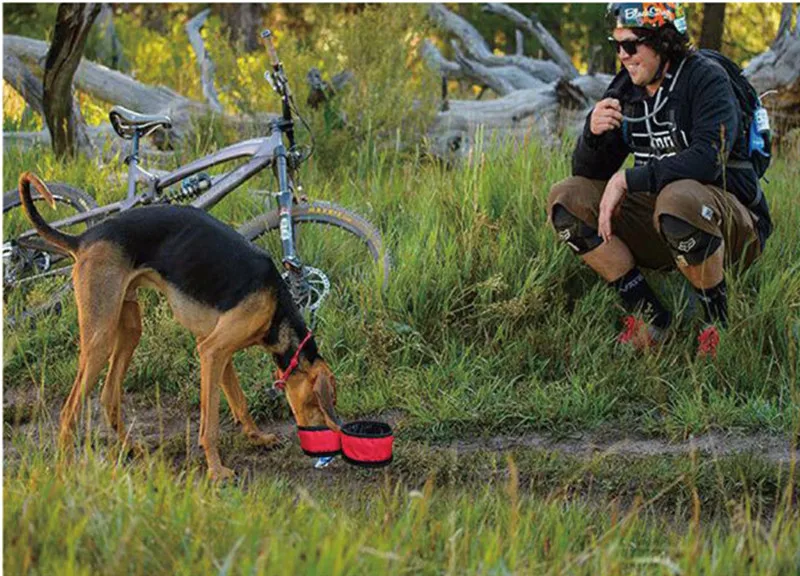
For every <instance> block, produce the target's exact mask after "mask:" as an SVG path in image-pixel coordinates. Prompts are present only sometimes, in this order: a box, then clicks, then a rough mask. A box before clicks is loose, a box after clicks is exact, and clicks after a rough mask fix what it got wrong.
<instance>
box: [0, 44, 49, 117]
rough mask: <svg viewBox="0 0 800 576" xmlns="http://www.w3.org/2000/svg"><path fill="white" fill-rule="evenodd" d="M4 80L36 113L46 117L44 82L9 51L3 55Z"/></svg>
mask: <svg viewBox="0 0 800 576" xmlns="http://www.w3.org/2000/svg"><path fill="white" fill-rule="evenodd" d="M3 80H5V81H6V82H8V83H9V84H11V86H12V87H13V88H14V90H16V91H17V92H19V93H20V95H21V96H22V97H23V98H24V99H25V102H26V103H27V104H28V106H30V107H31V109H32V110H33V111H34V112H36V113H37V114H39V115H41V116H42V117H44V107H43V104H42V101H43V100H44V89H43V88H42V81H41V80H39V79H38V78H37V77H36V76H35V75H34V74H33V72H31V70H30V69H29V68H28V67H27V66H25V64H24V63H23V62H22V60H20V59H19V58H17V57H16V56H14V55H13V54H11V53H9V52H8V51H6V53H5V54H3Z"/></svg>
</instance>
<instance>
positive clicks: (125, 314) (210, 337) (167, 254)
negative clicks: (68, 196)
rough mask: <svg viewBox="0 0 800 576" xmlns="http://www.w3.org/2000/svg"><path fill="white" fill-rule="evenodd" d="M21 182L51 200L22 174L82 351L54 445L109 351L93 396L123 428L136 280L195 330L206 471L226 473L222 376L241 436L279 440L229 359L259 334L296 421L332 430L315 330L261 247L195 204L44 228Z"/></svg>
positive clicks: (329, 394)
mask: <svg viewBox="0 0 800 576" xmlns="http://www.w3.org/2000/svg"><path fill="white" fill-rule="evenodd" d="M31 185H33V186H34V187H35V188H36V190H38V191H39V193H40V194H41V195H42V196H43V197H44V198H45V199H46V200H47V201H48V202H50V204H51V205H53V198H52V195H51V194H50V192H49V190H47V187H46V186H45V185H44V183H43V182H41V181H40V180H39V179H38V178H37V177H36V176H34V175H33V174H31V173H24V174H22V176H21V177H20V183H19V193H20V198H21V199H22V203H23V207H24V209H25V212H26V214H27V216H28V218H29V219H30V220H31V222H32V223H33V225H34V226H35V227H36V230H37V231H38V232H39V235H40V236H41V237H42V238H44V239H45V240H46V241H48V242H49V243H51V244H53V245H54V246H56V247H57V248H59V249H61V250H63V251H65V252H66V253H67V254H69V255H70V256H72V257H73V258H74V259H75V266H74V268H73V271H72V281H73V285H74V288H75V299H76V301H77V305H78V322H79V325H80V360H79V364H78V374H77V376H76V378H75V384H74V385H73V387H72V391H71V392H70V395H69V397H68V398H67V400H66V402H65V404H64V407H63V408H62V410H61V424H60V433H59V441H60V445H61V446H62V447H70V446H71V444H72V429H73V427H74V424H75V421H76V419H77V417H78V412H79V409H80V407H81V405H82V400H83V399H84V398H85V397H86V395H88V394H89V393H90V392H91V389H92V387H93V386H94V384H95V383H96V381H97V378H98V376H99V375H100V372H101V371H102V370H103V368H104V367H105V365H106V364H107V363H109V369H108V375H107V376H106V380H105V384H104V387H103V392H102V395H101V403H102V405H103V407H104V409H105V413H106V416H107V418H108V421H109V423H110V425H111V426H112V427H113V428H114V429H115V430H116V431H117V433H118V435H119V436H120V438H121V439H123V438H124V436H125V431H124V427H123V424H122V413H121V401H122V381H123V378H124V375H125V371H126V370H127V368H128V365H129V364H130V361H131V357H132V356H133V352H134V349H135V348H136V345H137V344H138V343H139V338H140V337H141V333H142V324H141V312H140V309H139V304H138V302H137V300H136V296H137V288H139V287H153V288H156V289H157V290H159V291H160V292H162V293H163V294H164V295H165V296H166V297H167V300H168V301H169V304H170V306H171V308H172V311H173V314H174V316H175V318H176V319H177V321H178V322H180V323H181V324H182V325H183V326H185V327H186V328H188V329H189V330H190V331H191V332H192V333H193V334H194V335H195V337H196V339H197V350H198V352H199V355H200V434H199V441H200V444H201V445H202V446H203V449H204V450H205V454H206V459H207V461H208V469H209V474H210V475H211V477H212V478H215V479H221V478H225V477H228V476H231V475H232V474H233V472H232V471H231V470H230V469H228V468H225V467H224V466H223V465H222V462H221V461H220V457H219V450H218V448H217V443H218V442H217V441H218V435H219V390H220V388H222V391H223V392H224V393H225V397H226V398H227V400H228V404H229V405H230V408H231V412H232V413H233V415H234V417H235V418H236V420H238V421H239V422H240V423H241V424H242V427H243V429H244V433H245V434H246V435H247V436H248V438H250V439H251V440H253V441H254V442H256V443H258V444H261V445H265V446H270V445H272V444H274V443H275V442H276V441H277V438H276V437H275V435H274V434H265V433H263V432H261V431H260V430H259V429H258V427H257V426H256V424H255V423H254V422H253V419H252V417H251V416H250V413H249V411H248V408H247V402H246V400H245V397H244V394H243V392H242V389H241V387H240V386H239V381H238V378H237V376H236V372H235V370H234V367H233V362H232V358H233V354H234V353H235V352H236V351H237V350H241V349H243V348H247V347H248V346H253V345H260V346H263V347H264V348H266V350H267V351H269V352H270V353H271V354H272V355H273V357H274V359H275V362H276V364H277V365H278V368H279V369H280V370H281V371H282V372H283V378H284V380H285V386H286V396H287V398H288V400H289V404H290V406H291V409H292V412H293V413H294V417H295V420H296V421H297V424H298V425H299V426H328V427H329V428H331V429H333V430H336V431H338V430H339V425H338V418H337V417H336V414H335V411H334V403H335V399H336V382H335V380H334V377H333V374H332V372H331V370H330V368H329V367H328V365H327V363H326V362H325V361H324V360H323V359H322V357H321V356H320V355H319V353H318V352H317V346H316V343H315V342H314V339H313V338H311V337H307V336H310V334H309V332H308V330H307V328H306V325H305V323H304V322H303V318H302V316H301V314H300V313H299V311H298V309H297V307H296V306H295V305H294V301H293V300H292V297H291V295H290V293H289V290H288V288H287V286H286V285H285V283H284V282H283V280H282V279H281V276H280V273H279V271H278V269H277V267H276V266H275V264H274V263H273V262H272V260H271V258H270V257H269V255H268V254H267V253H266V252H264V251H262V250H260V249H259V248H257V247H255V246H253V245H252V244H250V243H249V242H247V241H246V240H245V239H244V238H243V237H242V236H240V235H239V234H237V233H236V231H235V230H233V229H232V228H230V227H228V226H226V225H225V224H222V223H221V222H219V221H218V220H215V219H214V218H212V217H211V216H209V215H208V214H206V213H205V212H203V211H202V210H199V209H196V208H189V207H177V206H159V207H143V208H137V209H135V210H131V211H128V212H124V213H122V214H121V215H119V216H118V217H116V218H113V219H110V220H106V221H104V222H102V223H100V224H98V225H97V226H94V227H92V228H89V229H88V230H87V231H86V232H84V233H83V234H81V235H80V236H71V235H68V234H65V233H63V232H60V231H58V230H56V229H54V228H52V227H51V226H50V225H49V224H48V223H47V222H45V220H44V219H43V218H42V217H41V215H40V214H39V213H38V212H37V211H36V208H35V207H34V204H33V202H32V201H31V191H30V187H31ZM293 360H294V362H293ZM295 366H296V367H295Z"/></svg>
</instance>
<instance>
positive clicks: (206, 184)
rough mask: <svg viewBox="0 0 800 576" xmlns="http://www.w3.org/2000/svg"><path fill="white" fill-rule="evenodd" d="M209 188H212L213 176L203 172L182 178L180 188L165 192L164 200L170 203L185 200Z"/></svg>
mask: <svg viewBox="0 0 800 576" xmlns="http://www.w3.org/2000/svg"><path fill="white" fill-rule="evenodd" d="M209 188H211V177H210V176H209V175H208V174H206V173H205V172H201V173H200V174H197V175H196V176H189V177H188V178H185V179H184V180H182V181H181V187H180V188H179V189H178V190H171V191H169V192H167V193H166V194H164V201H165V202H168V203H169V202H185V201H187V200H191V199H193V198H196V197H198V196H200V194H202V193H203V192H205V191H206V190H208V189H209Z"/></svg>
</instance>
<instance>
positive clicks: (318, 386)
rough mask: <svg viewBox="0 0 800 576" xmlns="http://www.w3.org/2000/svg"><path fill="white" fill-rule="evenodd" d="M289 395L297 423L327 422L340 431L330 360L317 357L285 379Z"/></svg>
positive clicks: (328, 425)
mask: <svg viewBox="0 0 800 576" xmlns="http://www.w3.org/2000/svg"><path fill="white" fill-rule="evenodd" d="M286 398H287V400H288V401H289V406H290V407H291V409H292V413H293V414H294V419H295V421H296V422H297V425H298V426H303V427H306V426H327V427H328V428H330V429H331V430H333V431H334V432H339V430H340V426H339V422H340V420H339V417H338V416H337V415H336V410H335V408H334V407H335V405H336V378H334V376H333V372H331V369H330V367H329V366H328V364H327V363H326V362H325V361H324V360H322V359H320V358H317V359H316V360H315V361H314V362H313V363H312V364H311V365H309V366H304V367H303V368H301V369H297V370H295V371H294V372H292V373H291V374H290V375H289V377H288V378H287V379H286Z"/></svg>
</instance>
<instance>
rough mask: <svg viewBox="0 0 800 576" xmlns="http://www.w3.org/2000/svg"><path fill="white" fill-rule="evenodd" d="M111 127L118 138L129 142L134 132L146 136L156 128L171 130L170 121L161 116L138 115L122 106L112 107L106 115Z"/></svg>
mask: <svg viewBox="0 0 800 576" xmlns="http://www.w3.org/2000/svg"><path fill="white" fill-rule="evenodd" d="M108 119H109V120H111V125H112V126H113V127H114V130H115V131H116V132H117V134H119V135H120V137H122V138H125V139H126V140H130V139H131V138H133V134H134V133H135V132H137V131H138V132H139V136H147V135H148V134H150V133H151V132H153V131H154V130H157V129H158V128H161V127H163V128H166V129H167V130H169V129H170V128H172V120H170V118H169V116H165V115H163V114H139V113H138V112H133V111H132V110H128V109H127V108H123V107H122V106H114V107H113V108H112V109H111V112H109V113H108Z"/></svg>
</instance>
